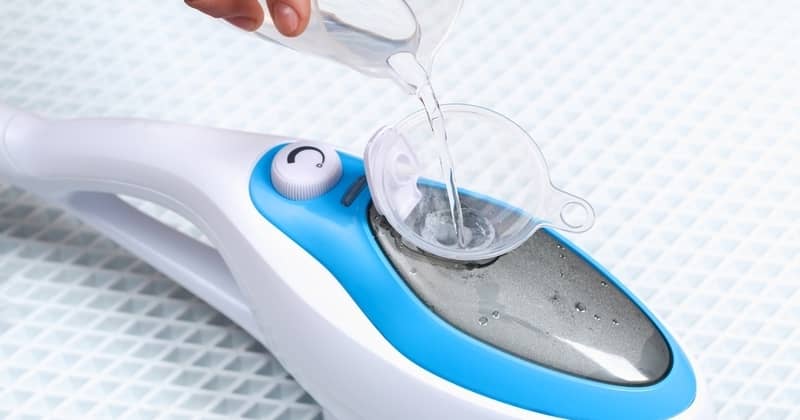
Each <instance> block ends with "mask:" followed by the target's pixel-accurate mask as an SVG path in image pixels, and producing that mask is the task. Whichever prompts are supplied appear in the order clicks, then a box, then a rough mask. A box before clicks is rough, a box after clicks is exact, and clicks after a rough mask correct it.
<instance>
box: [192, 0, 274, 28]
mask: <svg viewBox="0 0 800 420" xmlns="http://www.w3.org/2000/svg"><path fill="white" fill-rule="evenodd" d="M184 1H185V2H186V4H187V5H189V6H190V7H193V8H195V9H197V10H199V11H201V12H203V13H205V14H207V15H210V16H213V17H215V18H222V19H225V20H227V21H228V22H230V23H232V24H234V25H236V26H238V27H240V28H242V29H244V30H246V31H254V30H256V29H258V28H259V27H260V26H261V24H262V23H264V10H263V9H262V8H261V6H260V5H259V4H258V0H184Z"/></svg>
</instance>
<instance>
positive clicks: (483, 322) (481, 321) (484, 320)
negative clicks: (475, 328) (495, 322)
mask: <svg viewBox="0 0 800 420" xmlns="http://www.w3.org/2000/svg"><path fill="white" fill-rule="evenodd" d="M488 323H489V318H486V317H485V316H482V317H480V318H478V324H480V325H486V324H488Z"/></svg>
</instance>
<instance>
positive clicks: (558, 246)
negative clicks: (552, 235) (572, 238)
mask: <svg viewBox="0 0 800 420" xmlns="http://www.w3.org/2000/svg"><path fill="white" fill-rule="evenodd" d="M556 248H558V249H564V245H561V244H556Z"/></svg>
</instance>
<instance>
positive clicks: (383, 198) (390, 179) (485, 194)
mask: <svg viewBox="0 0 800 420" xmlns="http://www.w3.org/2000/svg"><path fill="white" fill-rule="evenodd" d="M442 112H443V114H444V121H445V124H446V127H447V134H448V145H449V147H450V152H451V154H452V157H453V161H454V163H455V169H456V173H457V177H458V185H459V191H458V194H459V197H460V198H461V208H462V210H463V214H464V230H463V232H464V242H463V243H462V244H459V243H458V241H457V240H456V236H455V232H456V229H455V226H454V224H453V220H452V218H451V213H450V208H449V202H448V197H447V192H446V188H445V180H444V179H443V175H442V171H441V167H440V163H439V154H438V151H439V149H438V145H437V142H436V139H434V138H433V135H432V133H431V129H430V125H429V123H428V120H427V116H426V114H425V112H422V111H421V112H417V113H415V114H412V115H411V116H409V117H408V118H406V119H405V120H403V121H401V122H400V123H398V124H396V125H395V126H394V127H388V128H383V129H381V130H380V131H379V132H378V133H377V134H375V136H374V137H373V138H372V140H370V142H369V144H368V145H367V149H366V153H365V157H364V162H365V167H366V171H367V181H368V183H369V188H370V192H371V194H372V198H373V203H374V205H375V207H376V209H377V210H378V212H380V213H381V214H382V215H384V217H386V220H387V221H388V222H389V224H390V225H391V226H392V227H393V228H394V229H395V230H396V231H397V232H398V233H399V234H400V236H401V237H402V239H403V241H405V242H406V243H407V244H409V245H413V246H414V247H416V248H418V249H420V250H422V251H425V252H427V253H430V254H433V255H436V256H439V257H442V258H446V259H451V260H458V261H481V260H487V259H491V258H494V257H497V256H499V255H502V254H505V253H507V252H510V251H512V250H513V249H514V248H516V247H517V246H519V245H521V244H522V243H523V242H525V241H526V240H527V239H528V238H529V237H530V236H531V235H533V233H534V232H535V231H536V230H537V229H539V228H540V227H543V226H550V227H554V228H557V229H560V230H564V231H568V232H583V231H586V230H588V229H589V228H591V226H592V224H593V223H594V210H593V209H592V207H591V205H589V203H588V202H586V200H584V199H582V198H580V197H577V196H575V195H572V194H569V193H567V192H564V191H562V190H560V189H558V188H556V187H554V186H553V184H552V183H551V181H550V176H549V173H548V169H547V164H546V163H545V160H544V157H543V156H542V153H541V151H540V150H539V148H538V146H537V145H536V143H534V141H533V139H531V137H530V136H528V133H526V132H525V130H523V129H522V128H521V127H520V126H518V125H517V124H516V123H514V122H513V121H511V120H509V119H508V118H506V117H504V116H502V115H500V114H498V113H496V112H493V111H491V110H488V109H485V108H481V107H477V106H472V105H461V104H457V105H444V106H443V107H442Z"/></svg>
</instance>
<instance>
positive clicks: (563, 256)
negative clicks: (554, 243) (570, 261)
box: [558, 254, 567, 260]
mask: <svg viewBox="0 0 800 420" xmlns="http://www.w3.org/2000/svg"><path fill="white" fill-rule="evenodd" d="M558 256H559V257H561V259H562V260H563V259H564V258H567V256H566V255H564V254H558Z"/></svg>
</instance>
